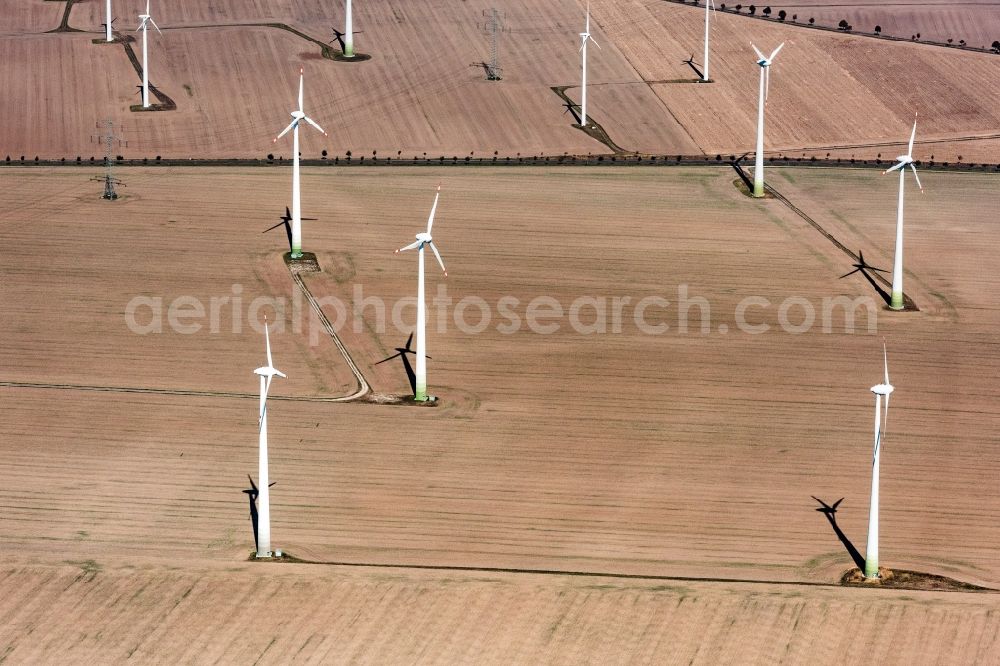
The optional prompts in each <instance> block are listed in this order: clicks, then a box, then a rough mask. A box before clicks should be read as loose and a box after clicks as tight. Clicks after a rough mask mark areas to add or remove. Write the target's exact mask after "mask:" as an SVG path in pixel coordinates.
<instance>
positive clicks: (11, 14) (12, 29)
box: [0, 0, 104, 35]
mask: <svg viewBox="0 0 1000 666" xmlns="http://www.w3.org/2000/svg"><path fill="white" fill-rule="evenodd" d="M65 8H66V5H65V3H62V2H45V1H44V0H28V1H27V2H6V3H4V6H3V11H2V12H0V35H19V34H23V33H26V32H27V33H32V32H45V31H47V30H53V29H54V28H58V27H59V22H60V21H61V20H62V16H63V11H64V10H65ZM103 21H104V19H103V18H102V19H101V20H100V21H98V23H101V22H103ZM95 29H96V28H95Z"/></svg>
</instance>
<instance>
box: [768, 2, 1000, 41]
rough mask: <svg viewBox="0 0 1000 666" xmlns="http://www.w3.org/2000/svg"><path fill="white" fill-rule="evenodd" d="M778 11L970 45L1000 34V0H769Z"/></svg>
mask: <svg viewBox="0 0 1000 666" xmlns="http://www.w3.org/2000/svg"><path fill="white" fill-rule="evenodd" d="M769 6H770V7H771V11H772V16H777V14H778V11H779V10H782V9H783V10H785V11H786V12H788V17H789V19H791V17H792V15H798V17H799V18H798V20H799V21H800V22H802V23H805V22H807V21H808V20H809V18H810V17H812V18H815V19H816V23H817V24H820V25H826V26H831V27H834V26H837V25H838V24H839V23H840V21H841V20H842V19H843V20H846V21H847V22H848V23H849V24H850V25H851V26H853V28H854V31H855V32H867V33H872V32H874V31H875V26H881V27H882V34H883V35H892V36H893V37H902V38H904V39H906V38H910V37H911V36H913V35H916V34H917V33H919V34H920V38H921V39H922V40H933V41H936V42H947V40H949V39H953V40H954V43H955V44H956V45H957V44H958V42H959V40H962V39H964V40H965V41H966V43H968V45H969V46H973V47H977V48H979V47H984V48H990V44H992V43H993V42H994V41H996V40H1000V5H998V4H997V3H996V2H995V0H905V1H904V2H892V3H881V2H871V1H867V2H866V1H865V0H850V1H848V2H832V3H831V2H827V1H826V0H800V1H799V2H795V3H780V4H776V5H774V4H772V5H769Z"/></svg>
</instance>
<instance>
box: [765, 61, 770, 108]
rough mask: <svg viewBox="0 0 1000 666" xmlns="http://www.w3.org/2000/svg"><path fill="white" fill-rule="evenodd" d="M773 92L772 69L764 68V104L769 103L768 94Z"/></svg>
mask: <svg viewBox="0 0 1000 666" xmlns="http://www.w3.org/2000/svg"><path fill="white" fill-rule="evenodd" d="M770 90H771V67H770V66H768V67H765V68H764V103H765V104H766V103H767V94H768V92H769V91H770Z"/></svg>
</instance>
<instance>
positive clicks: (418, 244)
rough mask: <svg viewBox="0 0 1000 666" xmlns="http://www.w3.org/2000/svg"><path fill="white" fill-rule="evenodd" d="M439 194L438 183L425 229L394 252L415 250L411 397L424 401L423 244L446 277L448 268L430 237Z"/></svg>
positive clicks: (425, 396)
mask: <svg viewBox="0 0 1000 666" xmlns="http://www.w3.org/2000/svg"><path fill="white" fill-rule="evenodd" d="M440 196H441V186H440V185H438V187H437V193H436V194H435V195H434V205H433V206H432V207H431V214H430V217H428V218H427V231H426V232H422V233H419V234H417V240H415V241H414V242H412V243H410V244H409V245H407V246H406V247H401V248H399V249H398V250H396V254H399V253H400V252H405V251H406V250H414V249H415V250H417V330H416V333H417V371H416V380H415V387H414V391H413V399H414V400H415V401H416V402H425V401H426V400H427V341H426V337H427V336H426V331H425V330H424V329H425V328H426V323H427V314H426V312H425V305H424V246H425V245H430V246H431V250H433V251H434V256H435V257H437V260H438V263H439V264H441V270H442V271H444V276H445V277H448V269H446V268H445V267H444V261H442V260H441V253H440V252H438V249H437V246H436V245H434V240H433V239H432V238H431V227H433V226H434V213H435V212H436V211H437V205H438V197H440ZM407 346H409V344H407ZM404 358H405V357H404Z"/></svg>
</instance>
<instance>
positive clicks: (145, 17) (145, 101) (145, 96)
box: [135, 0, 163, 109]
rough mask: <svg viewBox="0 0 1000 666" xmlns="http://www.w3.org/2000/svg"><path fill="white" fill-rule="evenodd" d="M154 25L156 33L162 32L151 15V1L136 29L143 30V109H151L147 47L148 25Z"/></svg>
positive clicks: (137, 30)
mask: <svg viewBox="0 0 1000 666" xmlns="http://www.w3.org/2000/svg"><path fill="white" fill-rule="evenodd" d="M148 23H152V24H153V27H154V28H156V32H159V33H160V34H161V35H162V34H163V33H162V32H160V26H158V25H156V21H154V20H153V17H152V16H151V15H150V13H149V0H146V13H145V14H139V27H138V28H136V29H135V31H136V32H139V31H140V30H142V108H144V109H148V108H149V49H148V47H147V46H146V24H148Z"/></svg>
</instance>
